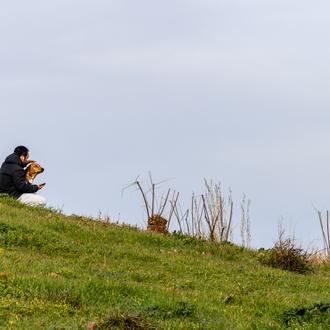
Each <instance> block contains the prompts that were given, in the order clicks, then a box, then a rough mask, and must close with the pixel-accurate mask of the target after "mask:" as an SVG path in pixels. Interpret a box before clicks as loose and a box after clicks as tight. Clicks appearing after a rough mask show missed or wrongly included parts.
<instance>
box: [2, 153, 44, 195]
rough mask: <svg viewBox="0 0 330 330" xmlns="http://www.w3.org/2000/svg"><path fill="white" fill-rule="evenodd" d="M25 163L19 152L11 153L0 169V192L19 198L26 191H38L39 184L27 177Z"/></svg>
mask: <svg viewBox="0 0 330 330" xmlns="http://www.w3.org/2000/svg"><path fill="white" fill-rule="evenodd" d="M24 167H25V165H24V164H23V163H22V162H21V160H20V158H19V156H18V155H17V154H15V153H14V154H11V155H9V156H8V157H7V158H6V160H5V162H4V163H3V164H2V166H1V169H0V193H5V194H9V195H10V196H12V197H15V198H19V197H20V196H21V195H22V194H24V193H35V192H37V191H38V190H39V189H38V186H37V185H35V184H31V183H29V182H28V181H27V180H26V178H25V170H24Z"/></svg>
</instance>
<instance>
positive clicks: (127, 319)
mask: <svg viewBox="0 0 330 330" xmlns="http://www.w3.org/2000/svg"><path fill="white" fill-rule="evenodd" d="M329 279H330V267H329V265H320V266H318V267H317V269H316V270H315V272H314V273H312V274H309V275H299V274H295V273H290V272H287V271H282V270H278V269H273V268H269V267H266V266H264V265H262V264H260V263H259V261H258V257H257V252H256V251H253V250H248V249H243V248H240V247H238V246H235V245H233V244H230V243H226V244H222V245H216V244H211V243H209V242H206V241H200V240H197V239H194V238H190V237H187V236H183V235H180V234H172V235H161V234H156V233H149V232H144V231H141V230H138V229H136V228H133V227H129V226H117V225H115V224H111V223H104V222H100V221H94V220H91V219H88V218H85V217H77V216H65V215H63V214H61V213H59V212H56V211H53V210H51V209H41V208H32V207H28V206H24V205H22V204H20V203H18V202H16V201H15V200H12V199H9V198H4V197H1V199H0V328H1V329H53V330H54V329H90V330H91V329H287V328H288V327H289V328H292V329H295V328H302V327H304V329H328V328H330V309H329V308H327V307H326V306H327V303H329V302H330V281H329ZM318 306H319V307H318ZM299 308H300V309H299ZM301 308H305V312H301V310H302V309H301ZM298 309H299V310H298ZM297 310H298V312H297ZM299 313H300V314H301V315H300V316H299Z"/></svg>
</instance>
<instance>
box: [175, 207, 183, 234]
mask: <svg viewBox="0 0 330 330" xmlns="http://www.w3.org/2000/svg"><path fill="white" fill-rule="evenodd" d="M174 215H175V217H176V219H177V221H178V224H179V227H180V232H181V233H182V234H183V231H182V226H181V219H180V214H179V211H178V208H177V206H176V205H175V208H174Z"/></svg>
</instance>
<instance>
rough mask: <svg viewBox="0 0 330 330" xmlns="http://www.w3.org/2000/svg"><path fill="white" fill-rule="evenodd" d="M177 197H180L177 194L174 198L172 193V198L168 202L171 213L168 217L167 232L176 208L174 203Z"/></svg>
mask: <svg viewBox="0 0 330 330" xmlns="http://www.w3.org/2000/svg"><path fill="white" fill-rule="evenodd" d="M179 195H180V193H179V192H178V193H177V195H176V197H175V191H173V197H172V200H171V201H170V204H171V211H170V215H169V217H168V222H167V230H168V229H169V228H170V223H171V219H172V216H173V213H174V209H175V207H176V203H177V202H178V199H179Z"/></svg>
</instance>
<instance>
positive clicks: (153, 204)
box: [151, 183, 155, 217]
mask: <svg viewBox="0 0 330 330" xmlns="http://www.w3.org/2000/svg"><path fill="white" fill-rule="evenodd" d="M154 208H155V184H154V183H152V206H151V216H152V217H153V216H154Z"/></svg>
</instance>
